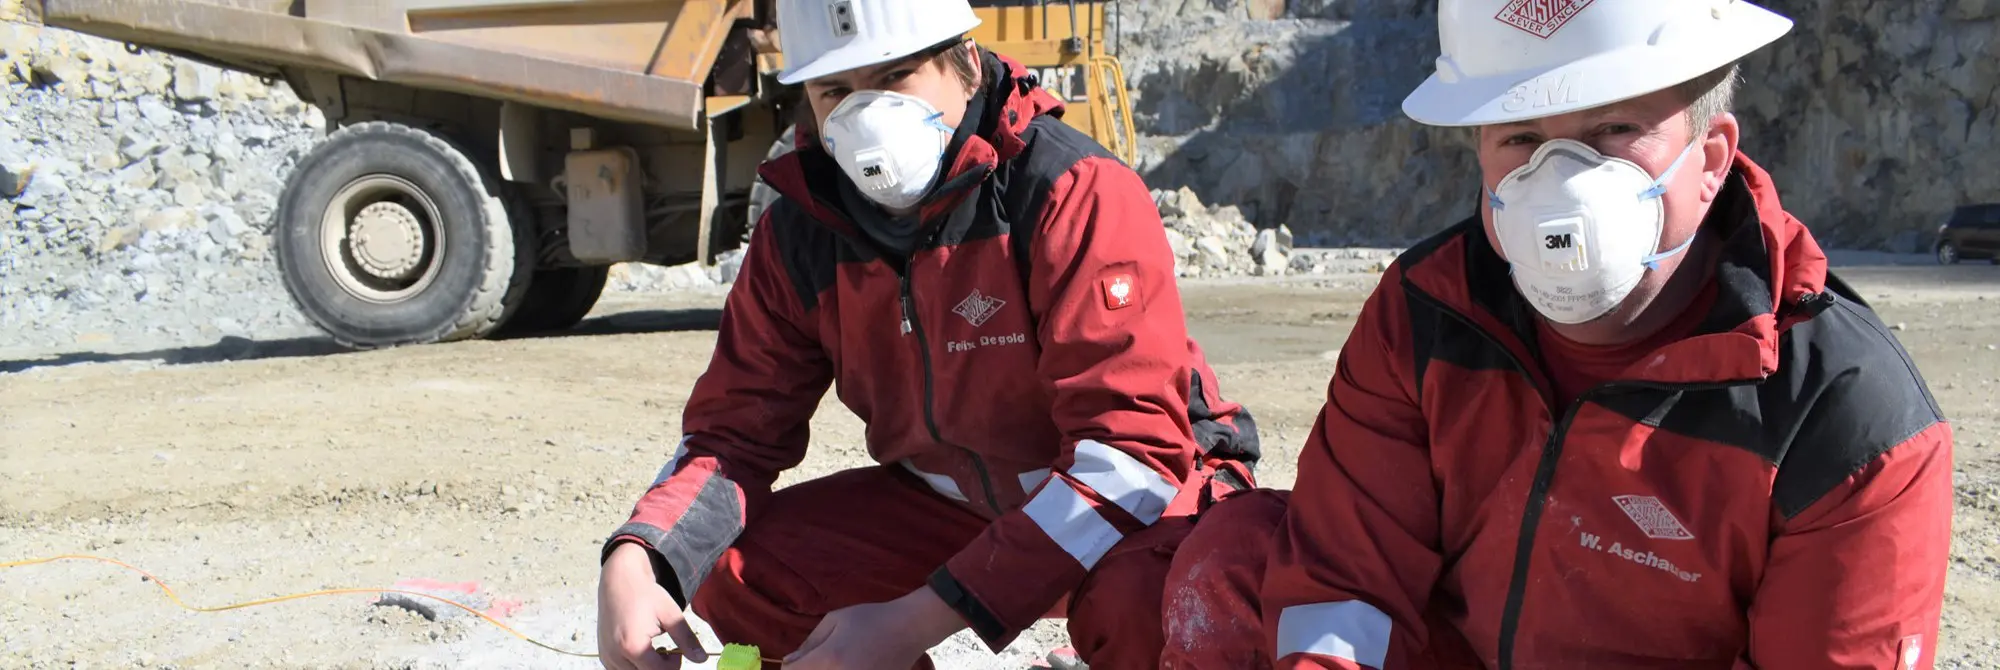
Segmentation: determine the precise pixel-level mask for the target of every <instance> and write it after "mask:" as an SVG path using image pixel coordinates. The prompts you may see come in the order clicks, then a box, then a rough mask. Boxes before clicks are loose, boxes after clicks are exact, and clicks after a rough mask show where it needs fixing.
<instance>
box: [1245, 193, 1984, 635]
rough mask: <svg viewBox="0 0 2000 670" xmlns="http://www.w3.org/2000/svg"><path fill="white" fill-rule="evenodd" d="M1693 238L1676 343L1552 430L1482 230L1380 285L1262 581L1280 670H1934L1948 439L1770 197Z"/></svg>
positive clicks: (1945, 546) (1518, 317)
mask: <svg viewBox="0 0 2000 670" xmlns="http://www.w3.org/2000/svg"><path fill="white" fill-rule="evenodd" d="M1702 225H1703V226H1704V229H1705V232H1706V233H1713V234H1714V235H1716V236H1717V237H1718V238H1719V239H1720V241H1719V252H1718V253H1719V261H1718V265H1717V266H1716V269H1715V273H1714V279H1713V281H1714V282H1716V286H1715V289H1716V290H1715V296H1716V297H1715V299H1714V301H1713V306H1712V307H1710V308H1709V310H1708V312H1707V314H1706V316H1705V317H1700V316H1697V318H1700V319H1701V321H1700V323H1699V325H1698V326H1696V327H1695V328H1694V329H1693V330H1694V334H1693V335H1692V336H1689V337H1686V338H1682V339H1680V340H1676V341H1672V342H1671V343H1669V344H1666V345H1664V346H1661V347H1659V348H1658V349H1655V350H1654V351H1652V352H1651V353H1650V354H1648V355H1645V356H1644V357H1642V358H1640V359H1639V360H1638V361H1637V362H1635V363H1634V364H1632V365H1631V366H1630V367H1628V368H1627V369H1626V370H1625V371H1624V373H1623V374H1621V375H1618V376H1617V377H1616V378H1613V379H1611V380H1609V381H1607V382H1604V383H1602V384H1600V385H1598V386H1596V387H1593V388H1590V389H1589V390H1587V391H1585V392H1583V393H1582V395H1581V397H1580V398H1578V399H1577V400H1575V401H1574V402H1571V403H1568V404H1566V405H1559V404H1557V402H1556V401H1555V400H1553V397H1554V394H1553V393H1552V390H1551V383H1550V376H1549V375H1548V374H1547V373H1546V369H1547V368H1546V365H1545V361H1544V360H1542V358H1541V356H1540V354H1539V353H1538V351H1539V350H1540V347H1538V346H1537V345H1536V343H1535V339H1534V338H1535V334H1536V332H1537V331H1536V327H1535V325H1534V322H1533V321H1532V319H1533V318H1535V317H1533V316H1532V312H1531V311H1530V310H1529V309H1527V307H1526V306H1525V303H1524V301H1523V300H1522V299H1521V297H1520V296H1519V294H1518V293H1517V292H1516V291H1515V290H1514V289H1513V287H1512V283H1511V281H1510V280H1509V278H1508V272H1507V265H1506V263H1505V261H1503V260H1502V259H1501V257H1500V255H1499V254H1497V253H1496V252H1495V251H1494V249H1493V247H1492V246H1490V244H1489V242H1488V238H1487V236H1486V235H1485V234H1484V231H1483V228H1482V225H1481V222H1480V219H1479V218H1477V217H1475V218H1473V219H1471V220H1468V221H1466V222H1464V223H1462V224H1460V225H1458V226H1456V227H1455V228H1453V229H1451V230H1449V231H1447V232H1445V233H1443V234H1440V235H1438V236H1437V237H1435V238H1433V239H1431V240H1429V241H1427V242H1426V243H1424V244H1421V245H1419V246H1417V247H1415V248H1412V249H1411V250H1409V251H1408V252H1407V253H1405V254H1404V255H1403V256H1402V257H1401V258H1399V259H1398V260H1397V261H1396V262H1395V263H1394V264H1393V265H1392V266H1391V268H1390V269H1389V271H1388V272H1386V273H1385V276H1384V278H1383V280H1382V282H1381V285H1380V287H1379V288H1377V289H1376V291H1375V293H1374V295H1373V296H1372V297H1371V298H1370V299H1369V301H1368V303H1367V304H1366V306H1365V307H1364V310H1363V312H1362V315H1361V317H1360V319H1359V322H1358V323H1357V324H1356V325H1355V328H1354V332H1353V334H1352V336H1351V337H1350V339H1349V340H1348V341H1347V344H1346V346H1345V347H1344V348H1343V349H1342V351H1341V356H1340V362H1339V364H1338V368H1337V373H1336V375H1335V377H1334V379H1333V381H1332V384H1331V387H1330V389H1329V392H1328V397H1327V402H1326V405H1325V408H1324V410H1323V411H1322V413H1321V415H1320V418H1319V422H1318V425H1317V427H1316V428H1315V430H1314V432H1313V434H1312V435H1311V436H1310V437H1309V438H1308V444H1307V445H1306V447H1305V449H1304V451H1303V453H1302V454H1301V456H1300V460H1299V473H1298V485H1297V487H1296V491H1295V492H1294V493H1293V496H1292V499H1291V500H1292V502H1291V508H1290V512H1289V516H1288V519H1287V521H1286V527H1285V529H1284V530H1283V531H1282V532H1281V534H1280V542H1279V549H1278V551H1277V553H1276V555H1274V556H1273V557H1272V563H1271V564H1270V569H1269V571H1268V573H1267V575H1266V581H1265V585H1264V589H1263V595H1264V598H1265V603H1264V606H1265V610H1264V618H1265V625H1266V631H1267V637H1268V640H1267V641H1268V643H1269V644H1271V645H1272V647H1271V648H1272V649H1273V656H1272V657H1273V658H1277V659H1279V662H1278V667H1281V668H1344V669H1354V668H1360V667H1367V668H1376V669H1379V670H1403V669H1405V668H1432V667H1449V668H1460V667H1484V668H1501V669H1507V668H1522V669H1527V668H1725V669H1726V668H1753V667H1754V668H1761V669H1763V670H1771V669H1773V668H1835V667H1839V668H1920V667H1923V668H1927V667H1930V666H1931V663H1932V650H1933V649H1935V647H1936V639H1937V632H1938V617H1939V612H1940V610H1941V608H1942V602H1943V596H1944V584H1945V568H1946V560H1947V557H1948V555H1949V550H1950V543H1951V532H1950V527H1951V514H1952V474H1951V473H1952V466H1951V429H1950V427H1949V425H1948V424H1947V423H1946V421H1945V419H1944V417H1943V415H1942V413H1941V412H1940V410H1939V409H1938V406H1937V404H1936V402H1935V401H1934V400H1933V399H1932V397H1931V394H1930V391H1929V390H1928V388H1927V387H1926V386H1925V383H1924V380H1923V378H1922V377H1921V376H1920V375H1919V374H1918V371H1917V367H1916V365H1915V364H1914V363H1912V362H1911V360H1910V357H1909V355H1908V354H1907V353H1906V352H1905V351H1904V350H1903V348H1902V346H1901V345H1900V344H1899V343H1898V342H1897V341H1896V338H1895V337H1894V336H1893V335H1892V334H1891V332H1890V331H1889V329H1888V328H1885V327H1883V325H1882V323H1881V322H1880V321H1879V320H1877V318H1876V315H1875V314H1874V313H1873V312H1872V311H1871V310H1870V308H1869V307H1868V305H1867V304H1866V303H1865V302H1864V301H1863V300H1862V298H1861V297H1860V296H1858V295H1856V294H1855V293H1854V292H1853V291H1851V290H1849V289H1848V288H1847V287H1845V286H1844V285H1843V284H1841V282H1840V281H1839V280H1838V279H1836V278H1834V277H1832V276H1830V275H1829V272H1828V268H1827V262H1826V256H1825V254H1824V253H1823V252H1822V251H1821V249H1820V247H1819V246H1818V244H1817V243H1816V242H1815V241H1814V240H1813V238H1812V236H1811V235H1810V234H1809V233H1808V232H1807V230H1806V228H1805V226H1804V225H1802V224H1801V223H1799V221H1798V220H1797V219H1795V218H1793V217H1792V216H1791V215H1790V214H1788V213H1786V211H1785V209H1784V207H1783V206H1782V205H1781V204H1780V203H1779V201H1778V194H1777V190H1776V188H1775V187H1774V186H1773V185H1772V184H1771V179H1770V176H1769V175H1768V174H1767V173H1765V171H1764V170H1763V169H1761V168H1760V167H1758V166H1757V165H1755V164H1754V163H1752V162H1751V161H1750V160H1749V159H1747V158H1742V157H1739V158H1738V159H1737V162H1736V165H1735V167H1734V169H1733V170H1732V172H1731V175H1730V177H1729V178H1728V181H1727V183H1726V186H1725V188H1724V190H1723V191H1722V192H1721V194H1720V196H1719V197H1718V199H1717V200H1716V201H1715V202H1714V204H1713V206H1712V208H1711V210H1710V214H1709V216H1708V217H1707V220H1706V221H1704V222H1703V224H1702ZM1698 314H1699V313H1697V315H1698Z"/></svg>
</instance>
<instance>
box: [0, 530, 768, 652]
mask: <svg viewBox="0 0 2000 670" xmlns="http://www.w3.org/2000/svg"><path fill="white" fill-rule="evenodd" d="M64 560H81V561H97V562H100V563H110V564H112V565H116V566H118V567H121V568H124V569H126V570H131V571H133V572H136V573H139V574H140V575H142V576H144V577H145V578H146V579H147V580H150V581H152V582H153V585H154V586H158V587H160V591H161V592H164V593H166V594H167V599H169V600H172V601H174V604H175V605H179V606H181V607H182V608H183V609H187V610H189V611H194V612H225V611H229V610H234V609H242V608H245V607H256V606H258V605H270V604H273V603H281V602H285V601H287V600H298V599H300V598H310V597H313V596H336V595H346V594H368V593H400V594H403V595H408V596H416V597H419V598H429V599H431V600H435V601H438V602H441V603H444V604H446V605H450V606H452V607H456V608H459V609H462V610H465V611H467V612H470V613H472V614H473V615H474V616H477V617H479V618H481V619H484V620H486V623H490V624H493V625H494V626H497V627H499V628H500V630H504V631H507V634H509V635H512V636H514V637H517V638H520V639H521V641H523V642H527V643H528V644H532V645H535V646H537V647H541V648H543V649H547V650H549V651H553V652H555V653H558V654H562V655H564V656H577V657H581V658H597V654H585V653H581V652H574V651H568V650H565V649H558V648H556V647H553V646H550V645H548V644H546V643H543V642H542V641H540V640H536V639H534V638H531V637H528V636H526V635H523V634H521V632H520V631H517V630H514V628H513V627H512V626H508V625H507V624H504V623H501V622H500V620H499V619H495V618H493V617H491V616H489V615H487V614H486V613H485V612H481V611H479V610H476V609H473V608H471V607H469V606H466V605H464V604H462V603H459V602H457V601H455V600H452V599H450V598H444V597H440V596H434V595H431V594H428V593H423V592H420V591H406V590H403V589H322V590H319V591H309V592H306V593H294V594H291V595H284V596H277V597H275V598H264V599H262V600H250V601H245V602H240V603H233V604H229V605H222V606H219V607H195V606H193V605H189V604H187V602H186V601H183V600H181V597H180V595H178V594H176V593H174V590H173V589H172V588H170V587H168V586H167V583H166V582H163V581H160V578H159V577H154V576H153V573H150V572H146V571H145V570H141V569H139V568H137V567H134V566H132V565H131V564H128V563H125V562H123V561H119V560H117V559H111V558H104V557H102V556H91V555H88V554H63V555H61V556H49V557H47V558H34V559H29V560H25V561H14V562H11V563H0V569H5V568H18V567H24V566H29V565H40V564H43V563H54V562H56V561H64ZM659 652H660V653H662V654H667V655H674V654H680V653H682V652H681V651H679V650H669V649H661V650H659ZM709 655H710V656H720V655H721V652H711V653H710V654H709ZM762 660H764V661H766V662H770V663H780V662H782V661H780V660H779V659H775V658H765V659H762Z"/></svg>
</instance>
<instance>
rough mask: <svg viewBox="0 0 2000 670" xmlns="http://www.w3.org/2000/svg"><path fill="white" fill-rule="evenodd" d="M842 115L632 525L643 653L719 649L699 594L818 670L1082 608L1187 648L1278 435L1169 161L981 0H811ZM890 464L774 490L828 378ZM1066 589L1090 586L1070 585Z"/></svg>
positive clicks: (1090, 642)
mask: <svg viewBox="0 0 2000 670" xmlns="http://www.w3.org/2000/svg"><path fill="white" fill-rule="evenodd" d="M778 7H779V9H778V11H779V25H780V26H782V27H783V30H784V32H783V44H784V54H785V62H786V64H787V66H788V70H787V71H786V72H784V73H783V74H782V76H781V77H780V80H781V81H782V82H785V83H787V84H793V83H803V85H804V88H803V92H804V94H805V100H806V102H807V103H809V105H810V107H811V111H812V123H810V124H802V125H801V126H800V127H799V128H798V131H797V132H798V147H799V148H798V150H797V151H794V152H792V153H790V154H788V155H786V156H784V157H782V158H779V159H776V160H775V161H773V162H771V163H768V164H766V165H764V166H763V167H762V175H763V176H764V178H765V180H766V181H767V182H769V183H770V184H771V185H772V186H773V187H774V188H775V189H776V190H778V191H779V192H780V193H781V194H782V198H780V199H779V200H778V201H776V202H775V203H774V204H773V205H772V206H771V208H770V209H769V211H768V213H767V214H766V216H765V217H764V218H763V220H762V221H761V222H759V224H758V228H757V231H756V235H755V236H754V237H753V239H752V242H751V243H750V245H749V249H748V251H747V252H746V257H745V258H744V261H743V268H742V273H741V275H740V276H739V278H738V279H737V281H736V284H735V286H734V287H733V288H732V289H731V292H730V295H729V297H728V299H727V302H726V303H725V307H724V309H723V316H722V323H721V331H720V333H719V334H718V336H717V342H716V350H715V355H714V358H713V360H712V361H711V362H710V364H709V368H708V370H707V372H706V373H705V374H703V375H702V376H701V378H700V380H699V381H697V382H696V384H695V387H694V390H693V394H692V397H691V398H690V399H689V400H688V403H687V408H686V412H685V414H684V416H683V418H682V423H683V426H682V432H683V434H684V437H683V439H682V442H681V447H680V449H679V451H678V452H677V453H676V454H675V455H674V456H673V458H672V460H671V461H669V462H668V463H667V464H666V466H665V468H664V469H663V470H662V471H661V473H660V476H659V478H658V480H657V481H656V482H654V484H653V485H652V487H651V488H650V490H648V491H647V492H646V493H645V494H644V496H643V497H641V498H640V499H639V501H638V504H637V505H636V507H635V509H634V511H633V513H632V515H631V517H630V519H629V521H628V522H627V523H626V524H624V526H622V527H621V528H619V529H618V530H617V531H616V532H615V533H614V534H613V535H612V536H611V538H610V539H609V540H608V541H607V543H606V546H605V559H604V563H603V568H602V576H601V581H600V590H599V632H598V640H599V642H598V644H599V648H600V650H601V651H602V653H603V656H604V661H605V665H607V666H608V667H613V668H657V667H673V666H674V665H677V664H678V660H677V659H668V658H662V657H660V656H659V655H657V654H655V652H654V651H653V649H652V647H651V644H650V641H651V639H652V638H653V637H654V636H656V635H658V634H660V633H662V632H666V633H669V634H671V635H672V637H673V639H674V640H675V642H676V643H677V644H678V645H679V646H681V647H682V648H684V649H689V650H690V651H691V653H689V654H688V657H689V658H691V659H695V660H699V659H700V658H702V657H703V656H704V655H703V654H699V653H693V652H692V650H693V649H695V648H696V647H697V642H696V640H695V638H694V637H693V636H692V635H691V634H690V633H689V631H688V629H687V626H686V623H685V622H684V621H683V616H682V611H683V608H684V607H686V606H688V605H690V604H691V605H692V607H693V609H694V611H695V612H696V613H698V614H700V615H701V617H702V618H703V619H704V620H706V621H708V622H709V623H711V624H712V625H713V626H714V628H715V631H716V633H717V634H718V635H719V636H720V637H721V638H722V639H723V641H725V642H731V643H742V644H754V645H757V646H759V647H760V648H761V650H762V651H763V653H764V654H765V655H766V656H770V657H780V656H787V655H789V660H788V662H787V663H786V664H785V666H784V667H786V668H787V669H788V670H812V669H824V668H867V669H869V670H880V669H884V668H908V667H912V666H920V667H923V666H928V665H929V659H928V658H927V657H925V651H926V650H927V649H929V648H930V647H932V646H934V645H936V644H937V643H939V642H941V641H943V640H944V639H945V638H946V637H948V636H949V635H951V634H952V633H954V632H955V631H958V630H961V629H964V628H967V627H968V626H969V627H970V628H971V629H972V630H973V631H975V632H976V633H977V634H978V635H979V637H980V638H981V639H982V640H984V641H985V642H986V643H987V644H988V645H989V646H991V648H993V649H995V650H998V649H1001V648H1003V647H1005V646H1006V645H1007V644H1008V643H1009V642H1011V641H1012V640H1013V639H1014V638H1015V637H1016V636H1017V635H1018V634H1019V633H1020V632H1021V631H1022V630H1023V629H1025V628H1026V627H1028V626H1029V625H1031V624H1033V623H1034V622H1035V621H1036V620H1038V619H1040V618H1043V617H1044V616H1046V615H1051V614H1053V615H1055V616H1066V617H1067V618H1068V620H1069V630H1070V633H1071V635H1072V639H1073V640H1074V644H1075V646H1076V647H1077V650H1078V652H1079V653H1080V655H1082V656H1083V657H1084V660H1085V661H1087V662H1089V663H1090V664H1091V665H1092V667H1094V668H1098V669H1099V670H1104V669H1107V668H1108V669H1112V670H1116V669H1118V668H1155V667H1157V665H1158V654H1159V650H1160V647H1161V644H1162V635H1163V634H1162V633H1161V631H1160V625H1159V623H1160V618H1159V612H1160V608H1161V602H1160V601H1161V597H1162V593H1161V588H1162V586H1163V584H1164V580H1165V576H1166V571H1167V568H1168V563H1169V560H1170V558H1171V553H1172V550H1173V548H1174V547H1176V546H1178V544H1179V542H1180V539H1181V538H1182V537H1184V536H1185V534H1186V532H1187V531H1188V530H1189V529H1190V528H1191V526H1192V523H1191V522H1190V521H1188V516H1189V514H1190V513H1192V512H1195V511H1196V510H1197V509H1199V508H1200V507H1201V506H1202V505H1203V504H1204V503H1205V502H1206V501H1210V500H1213V498H1214V496H1216V495H1219V494H1221V493H1224V492H1226V491H1228V490H1234V489H1236V488H1241V487H1247V486H1249V485H1251V483H1252V482H1251V481H1250V478H1251V470H1250V466H1251V465H1252V464H1254V462H1255V458H1256V433H1255V430H1254V426H1253V424H1252V422H1251V421H1250V417H1249V415H1248V414H1247V413H1244V412H1243V411H1242V408H1241V407H1239V406H1237V405H1234V404H1231V403H1228V402H1225V401H1224V400H1223V399H1222V397H1221V396H1220V395H1219V393H1218V383H1217V380H1216V377H1215V374H1214V373H1213V371H1211V370H1210V369H1209V367H1208V365H1207V363H1206V362H1205V361H1204V357H1203V356H1202V354H1201V352H1200V349H1199V348H1198V347H1197V346H1196V345H1195V343H1194V342H1193V341H1192V340H1191V339H1190V338H1189V336H1188V334H1187V329H1186V324H1185V321H1184V317H1183V315H1182V311H1181V304H1180V297H1179V292H1178V289H1177V288H1176V286H1175V281H1174V257H1173V252H1172V250H1171V249H1170V248H1169V245H1168V242H1167V238H1166V232H1165V228H1164V227H1163V226H1162V225H1161V223H1160V219H1159V213H1158V210H1157V209H1155V207H1154V204H1153V201H1152V198H1151V194H1150V193H1149V191H1148V190H1147V188H1146V186H1145V185H1144V184H1143V183H1142V182H1141V180H1140V179H1139V176H1138V175H1137V174H1136V173H1134V172H1133V171H1132V170H1131V169H1130V168H1128V167H1126V166H1125V165H1123V164H1121V163H1119V162H1118V161H1117V160H1116V159H1115V158H1113V157H1112V156H1111V155H1110V154H1109V152H1107V151H1106V150H1105V149H1104V148H1103V147H1101V146H1099V145H1097V144H1096V143H1095V142H1093V141H1091V140H1090V138H1089V137H1087V136H1085V135H1083V134H1081V133H1079V132H1077V131H1075V130H1073V129H1071V128H1070V127H1068V126H1066V125H1064V124H1063V123H1062V121H1061V120H1060V118H1059V117H1058V115H1059V114H1060V113H1061V111H1062V109H1063V107H1062V104H1061V102H1060V101H1058V100H1056V99H1055V98H1054V97H1053V96H1051V95H1050V94H1048V93H1047V92H1045V91H1043V90H1042V89H1040V88H1038V87H1036V86H1035V85H1034V83H1033V80H1032V79H1029V78H1027V74H1026V71H1025V69H1023V68H1022V67H1020V66H1019V65H1018V64H1016V63H1013V62H1010V61H1008V60H1006V59H1003V58H1001V57H999V56H997V55H995V54H992V53H990V52H987V51H984V50H982V49H980V48H978V47H977V46H976V45H975V44H973V43H972V42H971V41H970V40H969V39H968V38H967V36H966V35H967V33H968V31H970V30H971V29H972V28H973V27H974V26H976V25H978V23H979V20H978V18H977V17H976V16H975V15H974V14H973V11H972V9H971V7H970V6H969V4H968V3H967V2H966V1H965V0H841V1H838V2H836V1H833V0H780V1H779V3H778ZM830 383H832V384H838V388H839V393H838V395H839V398H840V400H841V402H842V403H843V404H845V405H846V406H847V408H848V409H850V410H852V411H853V412H854V413H855V414H856V415H857V416H858V417H859V418H860V419H861V420H862V421H863V422H864V423H866V425H867V433H866V434H867V448H868V453H869V455H870V456H871V457H872V458H873V459H874V460H875V461H876V462H877V463H879V464H880V465H876V466H870V467H864V468H858V469H853V470H847V471H844V472H839V473H835V474H832V475H828V476H825V477H822V478H819V479H814V480H811V481H805V482H801V483H799V484H797V485H794V486H789V487H787V488H784V489H782V490H778V491H776V492H773V490H772V485H773V482H774V480H776V479H777V477H778V476H779V474H780V473H781V472H783V471H785V470H787V469H789V468H792V467H795V466H797V465H798V464H799V463H800V462H801V460H802V459H803V458H804V457H805V452H806V448H807V444H808V439H809V438H808V433H807V430H808V423H809V420H810V419H811V417H812V415H813V412H814V410H815V408H816V407H817V406H818V405H819V403H820V400H821V398H822V396H823V395H824V394H825V392H826V390H827V388H828V385H829V384H830ZM1061 603H1066V608H1059V607H1058V605H1059V604H1061Z"/></svg>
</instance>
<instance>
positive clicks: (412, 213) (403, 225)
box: [319, 174, 450, 305]
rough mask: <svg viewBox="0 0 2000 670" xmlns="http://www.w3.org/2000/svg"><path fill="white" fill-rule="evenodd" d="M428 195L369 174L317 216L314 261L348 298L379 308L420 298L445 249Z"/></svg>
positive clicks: (410, 185)
mask: <svg viewBox="0 0 2000 670" xmlns="http://www.w3.org/2000/svg"><path fill="white" fill-rule="evenodd" d="M443 225H444V224H443V219H442V218H441V217H440V216H439V214H438V206H437V203H436V202H435V201H433V200H432V199H431V197H430V195H429V194H426V193H424V191H423V189H421V188H418V187H417V185H416V184H413V183H411V182H410V181H409V180H407V179H403V178H401V177H397V176H393V175H385V174H372V175H367V176H363V177H361V178H359V179H355V180H354V181H352V182H349V183H348V184H347V185H346V186H343V187H341V189H340V190H339V191H338V192H336V193H334V195H333V198H332V199H331V200H330V201H329V202H328V203H327V205H326V209H325V210H324V213H322V214H321V215H320V247H319V248H320V256H321V258H322V259H323V260H324V261H325V263H326V270H327V272H328V274H331V275H332V276H333V281H334V283H336V284H339V285H340V288H341V289H342V290H344V291H346V292H347V294H348V295H351V296H354V297H355V298H358V299H360V300H363V301H366V302H371V303H375V304H380V305H387V304H394V303H398V302H402V301H404V300H408V299H410V298H411V297H413V296H416V295H418V294H420V293H423V292H424V290H425V289H426V288H428V287H429V286H430V285H431V283H432V282H433V281H435V280H436V279H437V276H438V268H439V266H440V265H441V264H442V260H441V259H443V258H444V256H445V253H446V247H448V246H450V240H447V239H445V236H444V228H443Z"/></svg>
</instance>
